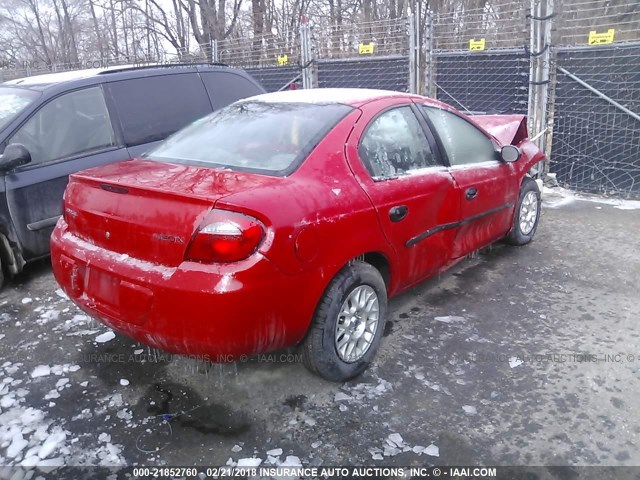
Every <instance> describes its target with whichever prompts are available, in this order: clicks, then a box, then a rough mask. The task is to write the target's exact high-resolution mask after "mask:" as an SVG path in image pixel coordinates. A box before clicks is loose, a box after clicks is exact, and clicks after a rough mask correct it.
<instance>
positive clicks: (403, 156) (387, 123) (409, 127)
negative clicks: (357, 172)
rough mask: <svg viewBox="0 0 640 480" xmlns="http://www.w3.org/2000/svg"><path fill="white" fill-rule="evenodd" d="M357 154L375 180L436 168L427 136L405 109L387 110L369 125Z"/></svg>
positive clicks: (407, 109) (415, 119)
mask: <svg viewBox="0 0 640 480" xmlns="http://www.w3.org/2000/svg"><path fill="white" fill-rule="evenodd" d="M358 152H359V154H360V158H361V159H362V161H363V163H364V164H365V166H366V167H367V170H369V173H370V174H371V176H372V177H373V178H374V179H376V180H380V179H385V178H393V177H397V176H399V175H404V174H408V173H411V172H414V171H416V170H420V169H422V168H426V167H433V166H435V165H437V162H436V160H435V157H434V155H433V152H432V151H431V147H430V145H429V142H428V141H427V137H426V136H425V134H424V131H423V130H422V127H421V126H420V123H419V122H418V119H417V118H416V116H415V115H414V114H413V111H412V110H411V107H408V106H407V107H399V108H394V109H393V110H388V111H386V112H384V113H382V114H381V115H380V116H379V117H377V118H376V119H375V120H374V121H373V122H371V125H369V126H368V127H367V130H366V131H365V133H364V135H363V137H362V141H361V142H360V147H359V148H358Z"/></svg>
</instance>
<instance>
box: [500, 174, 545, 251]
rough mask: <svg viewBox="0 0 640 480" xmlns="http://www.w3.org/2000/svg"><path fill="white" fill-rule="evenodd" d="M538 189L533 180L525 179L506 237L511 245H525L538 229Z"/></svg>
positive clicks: (539, 199) (539, 198)
mask: <svg viewBox="0 0 640 480" xmlns="http://www.w3.org/2000/svg"><path fill="white" fill-rule="evenodd" d="M540 203H541V196H540V189H539V188H538V184H537V183H536V181H535V180H534V179H533V178H526V179H525V180H524V181H523V183H522V187H521V188H520V196H519V198H518V205H517V206H516V211H515V214H514V216H513V226H512V227H511V232H509V235H507V237H506V241H507V243H510V244H511V245H526V244H527V243H529V242H530V241H531V240H532V239H533V236H534V235H535V234H536V230H537V229H538V221H539V220H540Z"/></svg>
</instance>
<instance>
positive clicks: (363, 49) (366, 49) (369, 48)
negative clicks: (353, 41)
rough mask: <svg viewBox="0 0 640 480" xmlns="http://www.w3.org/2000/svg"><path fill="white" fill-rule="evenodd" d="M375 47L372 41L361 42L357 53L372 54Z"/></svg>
mask: <svg viewBox="0 0 640 480" xmlns="http://www.w3.org/2000/svg"><path fill="white" fill-rule="evenodd" d="M375 48H376V44H375V43H373V42H369V43H361V44H360V45H358V53H359V54H360V55H373V52H374V50H375Z"/></svg>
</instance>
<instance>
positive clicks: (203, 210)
mask: <svg viewBox="0 0 640 480" xmlns="http://www.w3.org/2000/svg"><path fill="white" fill-rule="evenodd" d="M274 180H276V179H274V178H271V177H266V176H261V175H255V174H250V173H242V172H235V171H225V170H215V169H211V168H201V167H193V166H186V165H176V164H170V163H161V162H151V161H145V160H132V161H127V162H120V163H117V164H112V165H106V166H103V167H98V168H94V169H90V170H85V171H83V172H81V173H77V174H74V175H72V176H71V178H70V182H69V185H68V187H67V191H66V193H65V210H64V215H65V219H66V221H67V223H68V225H69V230H70V232H71V233H73V234H74V235H76V236H77V237H79V238H81V239H83V240H85V241H87V242H90V243H92V244H94V245H96V246H99V247H102V248H105V249H107V250H109V251H112V252H117V253H125V254H127V255H128V256H130V257H133V258H137V259H140V260H146V261H150V262H153V263H157V264H161V265H167V266H176V265H178V264H179V263H180V262H182V260H183V259H184V256H185V252H186V250H187V248H188V246H189V242H190V240H191V238H192V236H193V234H194V233H195V231H196V230H197V228H198V227H199V226H200V224H201V222H202V221H203V219H204V218H205V217H206V215H207V214H208V213H209V212H210V211H211V209H212V208H213V207H214V206H215V204H216V202H217V201H218V200H219V199H220V198H222V197H225V196H227V195H229V194H232V193H235V192H238V191H240V190H247V189H252V188H256V187H258V186H260V185H263V184H266V183H269V182H272V181H274Z"/></svg>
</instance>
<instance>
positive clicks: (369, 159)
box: [346, 99, 459, 288]
mask: <svg viewBox="0 0 640 480" xmlns="http://www.w3.org/2000/svg"><path fill="white" fill-rule="evenodd" d="M361 110H362V111H363V115H362V116H361V117H360V119H359V121H358V123H357V124H356V125H355V127H354V130H353V131H352V133H351V135H350V137H349V140H348V142H347V147H346V150H347V158H348V161H349V164H350V166H351V169H352V170H353V172H354V174H355V176H356V178H357V179H358V181H359V183H360V185H361V186H362V188H363V190H364V191H365V193H366V194H367V195H368V197H369V198H370V200H371V203H372V204H373V206H374V207H375V209H376V211H377V213H378V218H379V221H380V224H381V226H382V229H383V231H384V233H385V235H386V237H387V239H388V241H389V243H390V244H391V245H392V246H393V249H394V251H395V253H396V264H397V270H396V271H397V274H398V278H399V282H398V283H399V285H400V288H405V287H408V286H410V285H412V284H415V283H417V282H419V281H420V280H422V279H424V278H426V277H427V276H429V275H430V274H432V273H434V272H436V271H437V270H439V269H440V268H441V267H443V266H444V265H445V264H446V263H447V262H448V260H449V259H450V256H451V245H452V242H453V238H454V235H455V231H456V229H455V228H452V225H455V222H456V221H457V220H458V218H459V197H458V195H457V192H456V188H455V185H454V182H453V179H452V177H451V175H450V173H449V172H448V171H447V168H446V167H445V166H444V165H443V164H442V163H441V160H440V158H439V155H438V153H437V149H436V147H435V143H434V141H433V137H432V136H431V134H430V132H429V131H428V129H427V127H426V123H425V122H424V119H423V118H422V117H421V115H420V113H419V112H418V111H417V108H416V107H415V106H414V105H412V104H411V103H410V101H408V100H406V99H394V100H391V101H389V100H388V99H386V100H379V101H375V102H371V103H368V104H366V105H364V106H363V107H361Z"/></svg>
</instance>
